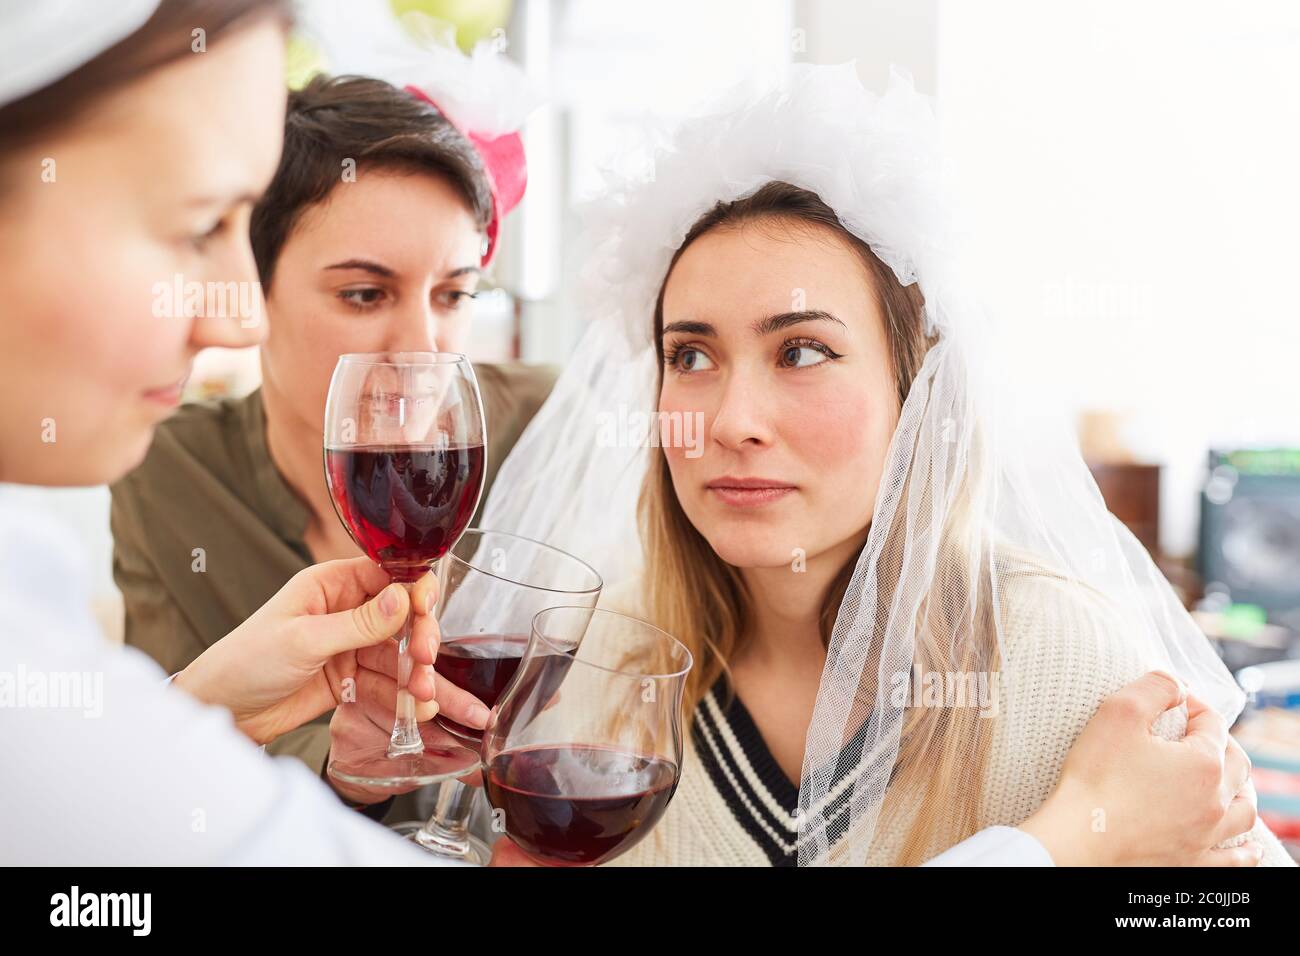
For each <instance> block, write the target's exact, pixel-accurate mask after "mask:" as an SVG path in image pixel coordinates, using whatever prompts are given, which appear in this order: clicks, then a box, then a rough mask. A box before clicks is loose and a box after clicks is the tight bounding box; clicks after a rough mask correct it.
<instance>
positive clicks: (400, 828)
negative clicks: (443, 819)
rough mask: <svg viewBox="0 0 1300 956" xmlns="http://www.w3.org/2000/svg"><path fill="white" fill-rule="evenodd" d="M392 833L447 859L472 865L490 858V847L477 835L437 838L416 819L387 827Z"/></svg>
mask: <svg viewBox="0 0 1300 956" xmlns="http://www.w3.org/2000/svg"><path fill="white" fill-rule="evenodd" d="M389 829H390V830H392V831H393V832H394V833H396V834H398V835H399V836H401V837H403V838H405V839H407V840H410V841H411V842H412V843H414V844H415V845H416V846H418V847H420V848H421V849H424V850H428V851H429V852H430V853H433V854H436V855H437V856H443V857H446V858H447V859H449V860H463V861H464V862H466V863H472V864H473V865H474V866H487V865H488V861H490V860H491V859H492V848H491V847H490V846H488V845H487V844H486V843H485V842H483V841H482V840H480V839H479V838H478V837H474V836H471V837H466V838H464V839H463V840H448V841H444V840H439V839H437V837H436V835H435V834H431V833H429V832H428V831H427V830H426V829H425V824H423V823H421V822H420V821H418V820H410V821H408V822H406V823H395V824H393V825H392V826H391V827H389Z"/></svg>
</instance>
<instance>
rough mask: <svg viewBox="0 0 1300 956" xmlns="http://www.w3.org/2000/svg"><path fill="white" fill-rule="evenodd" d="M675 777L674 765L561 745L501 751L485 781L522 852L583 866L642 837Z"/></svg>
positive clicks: (662, 805)
mask: <svg viewBox="0 0 1300 956" xmlns="http://www.w3.org/2000/svg"><path fill="white" fill-rule="evenodd" d="M677 780H678V773H677V767H676V765H675V764H673V763H672V762H671V761H669V760H666V759H663V758H661V757H646V756H642V755H638V754H634V753H629V752H626V751H621V750H615V749H612V748H606V747H598V746H593V745H585V744H561V745H540V746H535V747H525V748H521V749H518V750H506V751H502V752H501V753H499V754H497V755H496V757H494V758H493V759H492V762H491V763H490V764H489V766H488V772H487V777H486V781H485V784H486V787H487V790H488V798H489V800H490V801H491V803H492V806H493V807H495V808H497V809H500V810H502V811H504V812H505V818H506V820H507V821H508V823H507V829H508V832H509V834H510V837H511V839H513V840H514V841H515V843H517V844H518V845H519V847H520V849H522V850H523V851H524V852H525V853H528V854H530V855H532V856H535V857H537V858H539V859H541V860H544V861H545V862H546V863H549V864H551V865H561V866H564V865H568V866H591V865H594V864H598V863H602V862H604V861H605V860H607V859H611V858H612V857H614V856H617V855H618V854H619V853H621V852H623V851H624V850H626V849H628V848H629V847H631V846H632V845H634V844H635V843H636V842H637V841H639V840H640V839H641V837H643V836H644V835H645V834H646V833H648V832H649V831H650V828H651V827H653V826H654V825H655V824H656V823H657V822H658V821H659V818H660V817H661V816H663V813H664V810H665V809H667V807H668V801H669V800H671V799H672V795H673V791H674V790H676V788H677Z"/></svg>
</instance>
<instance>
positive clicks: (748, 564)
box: [701, 528, 807, 568]
mask: <svg viewBox="0 0 1300 956" xmlns="http://www.w3.org/2000/svg"><path fill="white" fill-rule="evenodd" d="M701 533H703V534H704V538H705V540H706V541H708V542H709V546H710V547H711V548H713V552H714V554H716V555H717V556H718V557H719V558H721V559H722V560H723V561H725V562H727V564H729V565H731V566H732V567H735V568H788V567H790V566H791V564H792V563H793V562H794V559H795V555H794V549H795V547H797V546H796V545H793V544H792V545H790V546H789V547H785V546H784V545H782V544H781V542H782V541H792V540H794V536H792V535H788V534H781V533H775V534H774V533H773V532H772V531H770V530H765V529H762V528H746V529H737V528H729V529H727V530H725V531H722V532H720V533H707V532H704V530H703V529H701ZM805 550H807V549H805Z"/></svg>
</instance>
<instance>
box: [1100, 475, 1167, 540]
mask: <svg viewBox="0 0 1300 956" xmlns="http://www.w3.org/2000/svg"><path fill="white" fill-rule="evenodd" d="M1088 470H1089V471H1091V472H1092V477H1093V480H1094V481H1096V482H1097V488H1098V489H1099V490H1100V491H1101V497H1102V500H1104V501H1105V502H1106V507H1107V508H1108V509H1109V510H1110V512H1111V514H1113V515H1114V516H1115V517H1116V518H1118V519H1119V520H1120V521H1122V522H1123V523H1124V525H1125V527H1127V528H1128V529H1129V530H1130V531H1132V532H1133V536H1134V537H1136V538H1137V539H1138V540H1139V541H1141V542H1142V545H1143V547H1145V548H1146V549H1147V551H1148V552H1149V553H1150V554H1151V556H1152V558H1154V559H1156V560H1157V561H1158V560H1159V559H1160V466H1159V465H1139V464H1120V463H1107V462H1096V463H1092V462H1090V463H1089V464H1088Z"/></svg>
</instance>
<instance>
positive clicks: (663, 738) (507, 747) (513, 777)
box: [482, 607, 691, 866]
mask: <svg viewBox="0 0 1300 956" xmlns="http://www.w3.org/2000/svg"><path fill="white" fill-rule="evenodd" d="M690 668H691V652H690V651H689V650H687V649H686V646H685V645H683V644H682V643H681V642H680V641H678V640H677V639H676V638H674V637H672V635H670V634H668V633H667V632H665V631H662V630H660V629H659V628H657V627H654V626H652V625H650V624H647V623H646V622H644V621H638V620H637V619H636V618H632V617H628V616H626V615H623V614H617V613H615V612H613V611H606V610H600V609H596V610H593V609H591V608H588V607H554V608H548V609H547V610H544V611H539V612H538V614H537V616H536V617H534V618H533V625H532V636H531V638H530V640H529V643H528V650H527V652H526V653H525V654H524V659H523V661H522V662H521V663H520V665H519V670H518V671H517V672H516V674H515V677H514V680H513V681H512V682H511V684H510V686H509V687H508V688H507V689H506V691H505V693H504V694H503V695H502V697H501V699H500V700H499V701H498V702H497V706H496V707H495V708H493V711H492V716H491V717H490V718H489V721H488V727H487V729H486V730H485V731H484V734H483V751H482V757H483V767H484V787H485V790H486V793H487V798H488V801H489V802H490V803H491V804H492V807H493V808H494V810H495V813H494V814H493V818H494V821H493V825H494V826H497V825H502V826H503V827H504V830H505V833H506V834H508V835H509V836H510V838H511V839H512V840H514V842H515V843H516V844H518V846H519V848H520V849H521V850H523V851H524V852H525V853H526V854H528V855H529V856H530V857H532V858H533V859H535V860H537V861H538V862H540V863H546V864H550V865H558V866H584V865H585V866H593V865H596V864H599V863H605V862H607V861H608V860H611V859H613V858H614V857H616V856H618V855H619V854H620V853H623V852H625V851H626V850H628V849H629V848H630V847H632V846H634V845H635V844H636V843H637V842H638V841H639V840H640V839H641V838H642V837H644V836H645V835H646V833H648V832H649V831H650V829H651V827H653V826H654V825H655V823H657V822H658V821H659V818H660V817H662V816H663V813H664V810H665V809H667V807H668V802H669V801H670V800H671V799H672V796H673V793H674V792H675V791H676V789H677V782H678V780H679V779H680V776H681V764H682V719H681V718H682V694H683V692H684V690H685V687H686V675H687V674H688V673H689V671H690Z"/></svg>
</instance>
